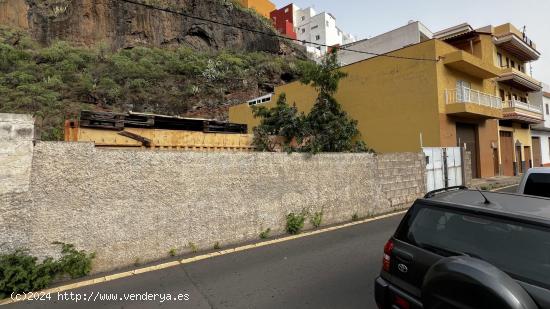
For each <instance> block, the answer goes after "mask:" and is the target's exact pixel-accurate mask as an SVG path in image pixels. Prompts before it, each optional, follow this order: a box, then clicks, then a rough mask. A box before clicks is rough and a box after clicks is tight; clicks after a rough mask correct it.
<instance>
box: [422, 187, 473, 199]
mask: <svg viewBox="0 0 550 309" xmlns="http://www.w3.org/2000/svg"><path fill="white" fill-rule="evenodd" d="M467 189H468V187H465V186H454V187H447V188H443V189H437V190H433V191H430V192H428V193H426V195H424V198H432V197H434V196H436V195H437V194H438V193H442V192H447V191H453V190H467Z"/></svg>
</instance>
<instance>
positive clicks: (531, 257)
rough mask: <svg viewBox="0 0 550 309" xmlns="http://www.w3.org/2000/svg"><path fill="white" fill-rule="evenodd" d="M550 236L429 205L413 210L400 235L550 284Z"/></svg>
mask: <svg viewBox="0 0 550 309" xmlns="http://www.w3.org/2000/svg"><path fill="white" fill-rule="evenodd" d="M549 184H550V182H547V183H546V184H545V186H547V185H549ZM543 191H544V190H543ZM546 191H547V192H548V190H546ZM549 237H550V231H549V230H548V229H545V228H540V227H537V226H534V225H530V224H524V223H518V222H514V221H509V220H505V219H497V218H495V217H491V216H485V215H482V214H474V213H469V212H462V211H458V210H451V209H442V208H435V207H427V206H425V207H421V208H420V209H418V208H417V209H416V210H414V211H413V213H412V215H411V217H410V219H409V221H408V222H407V223H406V224H405V225H404V226H403V229H401V230H400V231H399V232H398V235H397V238H398V239H399V240H402V241H405V242H408V243H411V244H413V245H415V246H418V247H421V248H424V249H425V250H427V251H431V252H433V253H435V254H438V255H441V256H456V255H461V254H468V255H470V256H473V257H479V258H481V259H483V260H485V261H487V262H489V263H491V264H493V265H495V266H496V267H498V268H500V269H502V270H503V271H505V272H507V273H508V274H510V275H511V276H512V277H516V278H521V279H522V281H527V282H533V283H536V284H538V285H541V286H549V285H550V254H548V252H550V244H549V243H548V239H549ZM503 243H505V244H506V246H503V245H502V244H503Z"/></svg>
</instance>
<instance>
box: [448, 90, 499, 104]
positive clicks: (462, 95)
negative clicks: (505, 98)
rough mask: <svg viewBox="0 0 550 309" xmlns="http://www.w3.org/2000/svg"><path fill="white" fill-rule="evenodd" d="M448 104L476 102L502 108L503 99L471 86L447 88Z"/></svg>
mask: <svg viewBox="0 0 550 309" xmlns="http://www.w3.org/2000/svg"><path fill="white" fill-rule="evenodd" d="M446 92H447V93H446V95H447V104H454V103H474V104H479V105H483V106H487V107H492V108H498V109H501V108H502V99H501V98H499V97H497V96H494V95H490V94H488V93H485V92H481V91H477V90H473V89H470V88H458V89H447V91H446Z"/></svg>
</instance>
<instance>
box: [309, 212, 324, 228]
mask: <svg viewBox="0 0 550 309" xmlns="http://www.w3.org/2000/svg"><path fill="white" fill-rule="evenodd" d="M310 222H311V225H313V227H315V228H318V227H320V226H321V223H322V222H323V212H322V211H319V212H316V213H314V214H313V216H312V217H311V219H310Z"/></svg>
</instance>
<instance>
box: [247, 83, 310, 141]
mask: <svg viewBox="0 0 550 309" xmlns="http://www.w3.org/2000/svg"><path fill="white" fill-rule="evenodd" d="M253 113H254V117H256V118H261V124H260V125H259V126H258V127H256V128H255V129H254V141H253V143H254V146H255V147H256V149H258V150H259V151H274V150H275V149H274V148H275V145H276V144H277V143H276V142H272V141H271V137H273V136H278V137H280V138H282V139H283V140H282V144H283V146H284V147H285V148H287V149H288V150H292V146H291V144H292V142H293V141H295V140H296V139H297V140H300V137H301V135H302V132H301V131H302V128H303V121H304V115H303V114H299V113H298V109H297V108H296V106H290V105H288V103H287V101H286V94H285V93H281V95H280V96H279V99H278V100H277V104H276V105H275V107H273V108H270V109H268V108H265V107H263V106H262V107H259V108H254V110H253Z"/></svg>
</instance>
